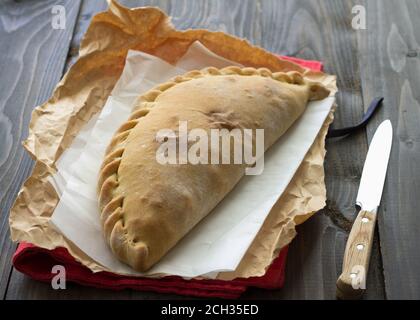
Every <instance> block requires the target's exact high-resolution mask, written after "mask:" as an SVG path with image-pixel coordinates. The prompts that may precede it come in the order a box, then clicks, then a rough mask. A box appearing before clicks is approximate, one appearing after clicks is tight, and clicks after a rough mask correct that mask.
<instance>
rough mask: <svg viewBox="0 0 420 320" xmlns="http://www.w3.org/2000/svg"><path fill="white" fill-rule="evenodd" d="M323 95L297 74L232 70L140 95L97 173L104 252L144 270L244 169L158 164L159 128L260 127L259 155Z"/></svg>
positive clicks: (189, 77) (196, 74)
mask: <svg viewBox="0 0 420 320" xmlns="http://www.w3.org/2000/svg"><path fill="white" fill-rule="evenodd" d="M328 94H329V91H328V90H327V89H326V88H325V87H323V86H322V85H321V84H319V83H315V82H311V81H308V80H307V79H305V77H304V76H303V75H302V74H300V73H298V72H288V73H283V72H277V73H272V72H271V71H270V70H268V69H265V68H261V69H254V68H239V67H233V66H232V67H227V68H224V69H216V68H207V69H203V70H201V71H192V72H189V73H187V74H185V75H183V76H178V77H176V78H174V79H172V80H171V81H168V82H166V83H163V84H161V85H160V86H158V87H156V88H154V89H152V90H150V91H148V92H147V93H145V94H143V95H141V96H140V97H139V99H138V100H137V102H136V106H135V108H134V111H133V113H132V115H131V116H130V118H129V119H128V120H127V121H126V122H125V123H124V124H123V125H122V126H121V127H120V129H119V130H118V131H117V132H116V133H115V135H114V137H113V139H112V140H111V142H110V145H109V147H108V149H107V151H106V155H105V159H104V162H103V165H102V168H101V171H100V175H99V181H98V195H99V206H100V211H101V221H102V225H103V230H104V235H105V238H106V241H107V242H108V243H109V245H110V247H111V250H112V252H113V253H114V254H115V255H116V256H117V258H118V259H120V260H121V261H123V262H125V263H127V264H128V265H130V266H131V267H133V268H134V269H135V270H138V271H146V270H148V269H149V268H150V267H151V266H153V265H154V264H155V263H156V262H158V261H159V260H160V259H161V258H162V257H163V256H164V255H165V254H166V253H167V252H168V251H169V250H170V249H171V248H172V247H173V246H174V245H175V244H176V243H177V242H178V241H179V240H180V239H181V238H182V237H184V236H185V235H186V234H187V233H188V232H189V231H190V230H191V229H192V228H193V227H194V226H195V225H196V224H197V223H198V222H199V221H200V220H201V219H203V218H204V217H205V216H206V215H207V214H208V213H209V212H211V211H212V209H213V208H214V207H215V206H216V205H217V204H218V203H219V202H220V201H221V200H222V199H223V198H224V197H225V196H226V195H227V194H228V193H229V191H231V190H232V188H233V187H234V186H235V185H236V184H237V183H238V181H239V180H240V179H241V177H242V176H243V175H244V173H245V169H246V167H247V165H246V164H233V163H232V164H202V163H199V164H192V163H188V162H187V163H177V164H161V163H159V162H158V161H157V158H156V155H157V152H158V150H159V147H160V145H161V144H160V143H159V141H158V139H157V135H158V132H159V131H160V130H161V129H163V128H165V129H172V130H173V131H174V132H178V131H179V123H180V121H186V122H187V123H188V129H189V130H191V129H194V128H201V129H204V130H207V131H210V129H217V128H219V129H228V130H232V129H235V128H236V129H241V130H242V129H244V128H248V129H254V130H256V129H264V150H266V149H267V148H268V147H270V146H271V145H272V144H273V143H274V142H275V141H276V140H277V139H278V138H279V137H280V136H282V135H283V133H284V132H285V131H286V130H287V129H288V128H289V127H290V126H291V125H292V124H293V122H294V121H295V120H296V119H297V118H299V116H300V115H301V114H302V113H303V111H304V110H305V107H306V105H307V103H308V101H310V100H318V99H323V98H325V97H326V96H328ZM175 139H179V137H175ZM231 145H232V144H231ZM209 148H210V149H211V147H209ZM232 148H233V145H232ZM210 152H211V150H210Z"/></svg>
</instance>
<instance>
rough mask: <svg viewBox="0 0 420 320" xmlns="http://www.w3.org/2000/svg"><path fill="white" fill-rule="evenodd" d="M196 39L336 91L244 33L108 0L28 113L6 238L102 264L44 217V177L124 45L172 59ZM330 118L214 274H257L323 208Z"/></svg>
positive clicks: (50, 199)
mask: <svg viewBox="0 0 420 320" xmlns="http://www.w3.org/2000/svg"><path fill="white" fill-rule="evenodd" d="M197 40H198V41H200V42H201V43H202V44H203V45H205V46H206V47H207V48H208V49H210V50H211V51H213V52H214V53H216V54H218V55H220V56H222V57H225V58H227V59H230V60H233V61H236V62H238V63H240V64H243V65H245V66H252V67H267V68H269V69H271V70H272V71H290V70H296V71H299V72H302V73H304V74H305V76H307V77H308V78H310V79H313V80H317V81H321V82H322V83H324V84H325V85H326V86H327V87H328V88H329V89H330V90H331V91H332V94H335V92H336V91H337V88H336V84H335V77H334V76H331V75H327V74H325V73H322V72H314V71H310V70H308V69H305V68H302V67H300V66H299V65H297V64H294V63H292V62H289V61H286V60H282V59H279V58H278V57H276V56H275V55H273V54H271V53H269V52H267V51H265V50H263V49H261V48H258V47H254V46H252V45H250V44H249V43H248V42H246V41H245V40H242V39H238V38H236V37H233V36H231V35H227V34H225V33H222V32H211V31H208V30H187V31H179V30H176V29H174V27H173V26H172V25H171V24H170V21H169V17H168V16H166V15H165V14H164V13H163V12H162V11H160V10H159V9H157V8H136V9H128V8H125V7H123V6H121V5H119V4H118V3H116V2H115V1H111V2H110V7H109V9H108V11H106V12H103V13H99V14H97V15H96V16H94V17H93V19H92V22H91V24H90V26H89V28H88V30H87V32H86V34H85V36H84V39H83V40H82V43H81V47H80V52H79V59H78V60H77V61H76V63H75V64H74V65H73V66H72V67H71V68H70V70H69V71H68V72H67V73H66V75H65V76H64V77H63V79H62V80H61V81H60V82H59V84H58V85H57V87H56V88H55V90H54V93H53V96H52V97H51V98H50V100H49V101H47V102H46V103H44V104H43V105H41V106H39V107H37V108H36V109H35V110H34V111H33V113H32V119H31V122H30V125H29V136H28V138H27V140H25V141H24V143H23V145H24V147H25V148H26V150H27V151H28V152H29V153H30V154H31V156H32V157H33V158H34V159H35V161H36V163H35V167H34V169H33V172H32V175H31V176H30V177H29V178H28V180H27V181H26V182H25V184H24V185H23V187H22V189H21V191H20V192H19V195H18V197H17V199H16V202H15V204H14V206H13V208H12V210H11V212H10V218H9V222H10V229H11V237H12V240H13V241H25V242H30V243H33V244H34V245H37V246H39V247H42V248H46V249H53V248H56V247H65V248H67V249H68V251H69V252H70V253H71V255H72V256H73V257H74V258H75V259H76V260H77V261H79V262H81V263H82V264H84V265H85V266H87V267H89V268H90V269H91V270H92V271H94V272H98V271H103V270H106V269H104V268H103V267H102V266H101V265H99V264H97V263H96V262H95V261H93V260H92V259H91V258H90V257H88V256H86V255H85V254H84V253H83V252H82V251H81V250H79V249H78V248H77V247H76V246H75V245H73V244H72V243H71V242H70V241H68V240H66V239H65V238H64V237H63V236H62V235H61V234H60V233H58V232H57V231H56V230H55V229H54V228H52V227H51V225H50V224H49V219H50V217H51V215H52V213H53V211H54V208H55V206H56V205H57V203H58V201H59V195H58V194H57V192H56V191H55V189H54V187H53V186H52V185H51V184H50V182H49V181H48V176H49V175H50V174H51V173H52V172H54V170H55V169H54V164H55V162H56V161H57V159H58V158H59V157H60V155H61V154H62V152H63V150H65V149H66V148H67V147H69V146H70V144H71V142H72V140H73V138H74V137H75V136H76V135H77V134H78V132H79V130H80V129H81V128H82V127H83V125H84V124H86V123H87V122H88V121H89V119H90V118H91V117H92V115H94V114H95V113H97V112H98V111H100V110H101V109H102V107H103V105H104V103H105V101H106V99H107V98H108V95H109V93H110V92H111V90H112V88H113V86H114V84H115V83H116V81H117V80H118V78H119V77H120V74H121V72H122V70H123V67H124V63H125V58H126V54H127V51H128V50H129V49H132V50H140V51H143V52H146V53H149V54H152V55H155V56H157V57H159V58H161V59H163V60H166V61H167V62H169V63H175V62H176V61H177V59H179V58H180V57H181V56H182V55H183V54H184V53H185V52H186V51H187V49H188V48H189V46H190V45H191V44H192V43H193V42H194V41H197ZM332 120H333V111H331V113H330V114H329V116H328V118H327V119H326V121H325V123H324V125H323V127H322V129H321V131H320V132H319V134H318V136H317V138H316V140H315V142H314V144H313V145H312V147H311V149H310V150H309V152H308V153H307V155H306V156H305V159H304V161H303V162H302V164H301V165H300V167H299V169H298V171H297V172H296V174H295V176H294V178H293V179H292V181H291V182H290V184H289V185H288V187H287V189H286V191H285V192H284V193H283V195H282V196H281V197H280V199H279V200H278V201H277V203H276V205H275V206H274V208H273V209H272V210H271V212H270V214H269V216H268V218H267V219H266V221H265V222H264V225H263V227H262V228H261V230H260V231H259V233H258V235H257V237H256V238H255V239H254V241H253V243H252V245H251V247H250V248H249V249H248V251H247V253H246V255H245V256H244V258H243V259H242V261H241V263H240V265H239V267H238V269H237V270H236V271H234V272H224V273H220V274H219V276H218V278H220V279H224V280H229V279H233V278H237V277H251V276H262V275H263V274H264V273H265V270H266V269H267V268H268V266H269V265H270V264H271V262H272V261H273V259H275V258H276V257H277V255H278V253H279V251H280V249H281V248H283V247H284V246H285V245H287V244H288V243H290V242H291V240H292V239H293V238H294V236H295V235H296V231H295V226H296V225H297V224H300V223H303V222H304V221H305V220H306V219H308V218H309V217H310V216H311V215H312V214H313V213H315V212H316V211H318V210H320V209H321V208H323V207H324V205H325V199H326V190H325V184H324V167H323V162H324V157H325V148H324V141H325V135H326V133H327V129H328V126H329V124H330V123H331V122H332Z"/></svg>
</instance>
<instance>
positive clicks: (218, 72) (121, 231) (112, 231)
mask: <svg viewBox="0 0 420 320" xmlns="http://www.w3.org/2000/svg"><path fill="white" fill-rule="evenodd" d="M227 75H233V76H261V77H267V78H271V79H273V80H276V81H279V82H282V83H287V84H291V85H298V86H299V85H306V86H308V93H307V94H308V96H307V100H318V99H322V98H324V97H326V96H327V95H328V93H329V91H328V90H327V89H325V88H324V87H323V86H322V85H320V84H318V83H311V82H309V81H307V80H305V79H304V76H302V74H300V73H298V72H296V71H292V72H287V73H283V72H275V73H272V72H271V71H270V70H269V69H266V68H260V69H254V68H240V67H236V66H231V67H227V68H224V69H217V68H213V67H210V68H206V69H203V70H200V71H198V70H195V71H191V72H188V73H186V74H184V75H182V76H177V77H175V78H173V79H172V80H170V81H168V82H166V83H163V84H160V85H159V86H157V87H155V88H153V89H152V90H149V91H148V92H146V93H145V94H143V95H141V96H140V97H139V98H138V99H137V101H136V103H135V107H134V111H133V112H132V114H131V116H130V117H129V119H128V120H127V121H126V122H125V123H124V124H123V125H122V126H121V127H120V128H119V129H118V131H117V132H116V133H115V135H114V137H113V138H112V140H111V142H110V144H109V146H108V148H107V150H106V154H105V159H104V162H103V165H102V167H101V171H100V175H99V180H98V194H99V206H100V211H101V221H102V225H103V230H104V234H105V238H106V239H107V241H108V243H109V245H110V247H111V249H112V251H113V253H114V254H115V255H116V256H117V257H118V258H119V259H120V260H122V261H124V262H126V263H128V264H129V265H131V266H132V267H133V268H134V269H136V270H139V271H145V270H147V269H149V268H150V267H151V266H152V265H153V264H154V263H156V261H157V260H159V259H160V258H161V257H162V255H164V254H165V253H166V251H167V250H168V249H170V247H172V246H173V245H174V243H171V245H168V247H169V248H164V247H165V244H159V245H157V249H156V250H154V251H152V252H151V251H150V248H149V246H148V244H147V243H144V242H143V241H141V239H140V240H139V239H137V237H136V234H135V233H136V232H132V233H133V234H130V236H128V231H127V230H128V229H127V227H126V226H125V223H126V221H125V218H126V217H125V212H124V210H123V208H124V201H125V198H126V193H124V192H122V193H121V192H117V189H118V186H119V169H120V165H121V161H122V158H123V155H124V152H125V146H126V142H127V140H128V138H129V136H130V133H131V132H132V131H133V130H134V129H135V128H136V127H137V125H138V123H140V120H141V119H142V118H143V117H145V116H147V115H148V113H149V111H150V110H151V109H152V108H153V107H154V104H155V101H156V99H157V98H158V97H159V96H160V95H161V94H162V93H163V92H165V91H166V90H168V89H170V88H173V87H176V86H177V85H178V84H180V83H184V82H187V81H190V80H192V79H198V78H203V77H211V76H227ZM157 188H158V187H157ZM182 199H185V201H186V202H185V205H184V207H185V206H187V207H188V208H190V207H192V204H191V202H192V200H191V195H190V194H189V193H188V191H186V192H185V196H183V198H182ZM143 200H144V199H143ZM147 201H148V203H147V204H148V205H152V206H153V205H155V206H156V205H157V206H159V205H160V204H159V203H160V202H159V201H160V199H157V200H156V201H155V202H153V201H152V200H150V199H148V200H147ZM149 202H150V203H149ZM133 223H134V222H133ZM136 223H138V224H139V225H141V222H136ZM147 223H148V227H147V229H146V231H145V230H143V232H146V233H147V232H149V231H150V232H153V231H154V230H155V229H156V228H157V226H156V225H154V224H153V223H150V221H149V222H147ZM194 224H195V223H194ZM192 226H193V225H192ZM192 226H191V227H192ZM159 228H163V229H165V228H167V229H168V234H169V233H170V230H169V229H170V228H169V227H168V226H166V225H165V221H162V224H160V225H159ZM182 228H184V226H182ZM186 229H188V228H186ZM189 229H190V228H189ZM138 232H141V231H138ZM140 238H141V237H140ZM175 238H176V237H175ZM177 240H178V239H175V240H173V241H172V240H171V241H172V242H174V241H177ZM155 252H158V253H155Z"/></svg>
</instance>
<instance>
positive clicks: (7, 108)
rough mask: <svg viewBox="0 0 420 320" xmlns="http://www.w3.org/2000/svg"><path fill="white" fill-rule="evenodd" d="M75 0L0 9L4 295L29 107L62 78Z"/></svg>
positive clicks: (26, 164) (0, 292)
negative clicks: (60, 23) (58, 21)
mask: <svg viewBox="0 0 420 320" xmlns="http://www.w3.org/2000/svg"><path fill="white" fill-rule="evenodd" d="M79 4H80V3H79V1H71V2H65V1H43V2H39V1H31V2H16V1H2V4H1V10H0V56H1V58H0V70H1V73H0V150H1V152H0V202H1V205H0V210H1V212H0V228H1V229H0V252H1V254H0V296H1V297H3V296H4V295H5V292H6V289H7V284H8V278H9V276H10V273H11V257H12V254H13V252H14V249H15V245H14V244H12V242H11V241H10V236H9V224H8V216H9V210H10V207H11V206H12V204H13V201H14V199H15V197H16V195H17V192H18V191H19V189H20V187H21V185H22V183H23V181H24V180H25V179H26V178H27V177H28V175H29V174H30V171H31V169H32V160H31V159H30V158H29V156H28V154H27V153H26V152H25V151H24V150H23V148H22V146H21V141H22V140H23V139H24V138H26V136H27V134H28V123H29V119H30V116H31V111H32V109H33V108H34V107H35V106H37V105H39V104H41V103H42V102H44V101H45V100H46V99H48V98H49V96H50V95H51V93H52V89H53V88H54V87H55V85H56V84H57V82H58V81H59V80H60V78H61V76H62V72H63V66H64V64H65V61H66V58H67V52H68V48H69V43H70V39H71V37H72V33H73V25H74V22H75V20H76V17H77V15H78V11H79ZM53 5H63V6H64V8H65V9H66V12H67V16H66V18H67V19H66V20H67V21H66V28H65V29H64V30H56V29H53V28H52V25H51V21H52V16H53V15H52V13H51V8H52V6H53Z"/></svg>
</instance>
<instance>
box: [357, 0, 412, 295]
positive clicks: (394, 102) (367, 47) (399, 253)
mask: <svg viewBox="0 0 420 320" xmlns="http://www.w3.org/2000/svg"><path fill="white" fill-rule="evenodd" d="M362 3H363V4H364V6H365V7H366V12H367V16H368V19H367V22H368V24H367V29H366V30H359V31H357V32H356V33H357V36H358V39H359V48H360V49H359V50H360V63H361V65H363V68H362V69H361V70H360V71H361V79H362V84H363V87H364V91H363V94H364V97H365V99H371V98H372V97H374V96H378V95H382V96H384V97H385V100H384V107H383V108H382V110H381V111H380V113H379V114H378V115H377V116H376V117H375V118H374V121H372V122H371V123H370V124H369V127H368V137H369V139H371V138H372V136H373V134H374V132H375V130H376V128H377V126H378V125H379V124H380V123H381V122H382V121H383V120H385V119H391V122H392V124H393V128H394V139H393V146H392V152H391V158H390V163H389V167H388V175H387V180H386V184H385V189H384V195H383V198H382V203H381V206H380V209H379V214H378V225H379V232H380V240H381V252H382V257H383V267H384V275H385V285H386V294H387V298H389V299H420V275H419V273H418V270H420V251H419V249H418V239H419V236H418V233H419V230H420V219H419V218H418V217H419V213H418V208H419V207H420V199H419V194H420V182H419V181H420V162H419V159H420V131H419V123H420V97H419V88H420V78H419V74H420V60H419V58H420V51H419V48H420V34H419V32H418V30H420V20H419V19H418V17H419V15H420V2H419V1H413V0H409V1H401V2H398V4H397V3H395V2H394V1H390V0H387V1H364V2H362Z"/></svg>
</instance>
